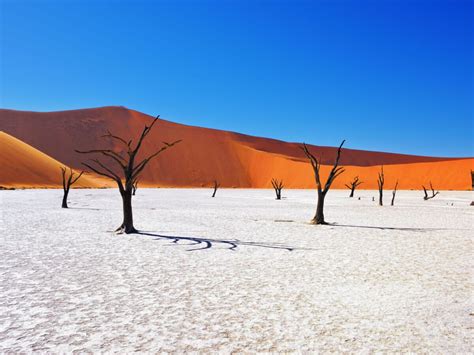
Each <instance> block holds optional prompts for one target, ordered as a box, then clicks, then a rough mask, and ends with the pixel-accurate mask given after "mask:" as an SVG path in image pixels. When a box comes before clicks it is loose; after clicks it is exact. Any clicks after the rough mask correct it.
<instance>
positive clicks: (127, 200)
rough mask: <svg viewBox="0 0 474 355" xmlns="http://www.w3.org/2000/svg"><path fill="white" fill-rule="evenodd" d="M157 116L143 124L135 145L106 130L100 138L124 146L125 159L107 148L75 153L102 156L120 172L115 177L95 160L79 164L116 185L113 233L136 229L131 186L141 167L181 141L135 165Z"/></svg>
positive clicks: (143, 167)
mask: <svg viewBox="0 0 474 355" xmlns="http://www.w3.org/2000/svg"><path fill="white" fill-rule="evenodd" d="M159 117H160V116H157V117H156V119H153V121H152V122H151V124H150V125H149V126H146V125H145V127H144V128H143V131H142V133H141V135H140V137H139V138H138V141H137V144H136V145H135V146H133V144H132V142H133V140H129V141H126V140H125V139H124V138H122V137H118V136H115V135H113V134H112V133H110V132H109V131H108V132H107V134H106V135H104V136H102V137H104V138H111V139H113V140H115V141H117V142H118V143H119V144H120V145H122V146H123V147H125V149H126V155H125V156H124V155H122V154H120V152H116V151H114V150H111V149H93V150H87V151H80V150H76V152H78V153H82V154H102V155H103V156H105V157H106V158H108V159H109V162H114V163H115V165H116V167H118V170H122V172H121V173H119V174H117V173H116V172H115V169H112V168H110V167H109V166H107V165H106V164H105V163H103V162H101V161H100V160H98V159H91V161H90V163H82V164H83V165H84V166H86V167H87V168H89V169H90V170H92V171H93V172H95V173H97V174H99V175H102V176H105V177H108V178H109V179H112V180H114V181H115V182H116V183H117V186H118V189H119V191H120V195H121V196H122V204H123V222H122V224H121V225H120V227H118V228H117V230H116V232H124V233H127V234H128V233H137V230H136V229H135V227H134V225H133V211H132V192H133V185H134V184H136V182H137V181H138V178H139V177H140V174H141V173H142V171H143V169H145V167H146V166H147V165H148V163H149V162H150V161H151V160H152V159H153V158H155V157H156V156H157V155H158V154H160V153H162V152H163V151H165V150H166V149H168V148H171V147H173V146H174V145H175V144H177V143H179V142H181V141H180V140H177V141H174V142H173V143H167V142H163V143H164V146H162V147H161V148H160V149H159V150H158V151H156V152H155V153H153V154H150V155H149V156H147V157H145V158H143V159H142V160H140V161H139V162H138V163H137V162H136V160H137V159H138V157H137V155H138V152H139V151H140V148H141V146H142V143H143V140H144V139H145V138H146V137H147V136H148V134H149V133H150V131H151V130H152V128H153V126H154V125H155V124H156V122H158V118H159ZM92 163H94V165H95V166H92V165H91V164H92Z"/></svg>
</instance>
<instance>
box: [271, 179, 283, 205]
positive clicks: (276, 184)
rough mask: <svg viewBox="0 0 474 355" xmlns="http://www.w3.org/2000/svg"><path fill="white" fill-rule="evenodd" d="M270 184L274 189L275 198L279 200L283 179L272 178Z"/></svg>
mask: <svg viewBox="0 0 474 355" xmlns="http://www.w3.org/2000/svg"><path fill="white" fill-rule="evenodd" d="M272 186H273V188H274V189H275V194H276V199H277V200H281V190H282V189H283V180H277V179H272Z"/></svg>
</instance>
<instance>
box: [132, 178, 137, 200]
mask: <svg viewBox="0 0 474 355" xmlns="http://www.w3.org/2000/svg"><path fill="white" fill-rule="evenodd" d="M137 189H138V179H137V180H135V182H134V183H133V185H132V196H135V194H136V193H137Z"/></svg>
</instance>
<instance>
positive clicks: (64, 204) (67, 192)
mask: <svg viewBox="0 0 474 355" xmlns="http://www.w3.org/2000/svg"><path fill="white" fill-rule="evenodd" d="M68 194H69V190H64V195H63V204H62V205H61V207H62V208H68V206H67V195H68Z"/></svg>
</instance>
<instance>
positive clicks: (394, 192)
mask: <svg viewBox="0 0 474 355" xmlns="http://www.w3.org/2000/svg"><path fill="white" fill-rule="evenodd" d="M397 187H398V180H397V182H396V183H395V188H394V189H393V191H392V202H391V203H390V205H391V206H393V205H394V204H395V195H396V194H397Z"/></svg>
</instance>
